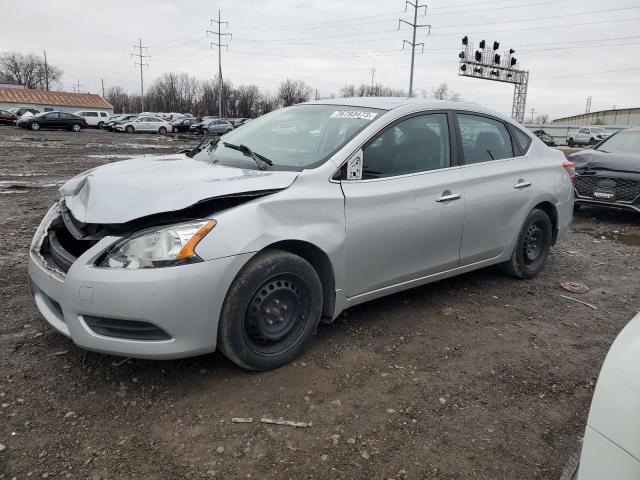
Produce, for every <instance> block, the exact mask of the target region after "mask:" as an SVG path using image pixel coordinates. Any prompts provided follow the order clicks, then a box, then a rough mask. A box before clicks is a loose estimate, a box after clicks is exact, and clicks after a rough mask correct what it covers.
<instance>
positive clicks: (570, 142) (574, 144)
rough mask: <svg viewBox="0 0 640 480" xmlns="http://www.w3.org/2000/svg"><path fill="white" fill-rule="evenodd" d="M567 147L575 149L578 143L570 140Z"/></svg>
mask: <svg viewBox="0 0 640 480" xmlns="http://www.w3.org/2000/svg"><path fill="white" fill-rule="evenodd" d="M567 145H569V146H570V147H575V146H576V142H575V141H574V140H573V138H570V139H569V141H568V142H567Z"/></svg>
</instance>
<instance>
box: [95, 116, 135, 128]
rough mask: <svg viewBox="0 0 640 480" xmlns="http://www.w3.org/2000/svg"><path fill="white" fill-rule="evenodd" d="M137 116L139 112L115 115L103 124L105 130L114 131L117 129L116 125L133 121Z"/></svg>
mask: <svg viewBox="0 0 640 480" xmlns="http://www.w3.org/2000/svg"><path fill="white" fill-rule="evenodd" d="M136 118H138V114H137V113H134V114H122V115H115V116H113V117H109V121H108V122H106V123H105V124H104V125H102V128H103V129H104V130H108V131H110V132H112V131H114V130H115V129H116V125H122V124H124V123H127V122H131V121H133V120H135V119H136Z"/></svg>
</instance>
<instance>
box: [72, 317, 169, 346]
mask: <svg viewBox="0 0 640 480" xmlns="http://www.w3.org/2000/svg"><path fill="white" fill-rule="evenodd" d="M82 318H83V319H84V321H85V323H86V324H87V325H88V326H89V328H90V329H91V330H93V331H94V332H95V333H97V334H98V335H103V336H105V337H114V338H122V339H126V340H147V341H154V340H155V341H158V340H169V339H171V337H170V336H169V334H168V333H167V332H165V331H164V330H162V329H161V328H158V327H156V326H155V325H153V324H151V323H149V322H142V321H138V320H120V319H117V318H104V317H93V316H90V315H84V316H83V317H82Z"/></svg>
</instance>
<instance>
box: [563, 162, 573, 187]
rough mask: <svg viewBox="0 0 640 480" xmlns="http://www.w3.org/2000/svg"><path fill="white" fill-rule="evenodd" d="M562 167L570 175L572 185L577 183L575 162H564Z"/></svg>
mask: <svg viewBox="0 0 640 480" xmlns="http://www.w3.org/2000/svg"><path fill="white" fill-rule="evenodd" d="M562 166H563V167H564V169H565V170H566V171H567V173H568V174H569V178H570V179H571V183H575V182H576V164H575V163H573V162H568V161H567V162H563V163H562Z"/></svg>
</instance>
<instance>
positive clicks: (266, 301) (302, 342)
mask: <svg viewBox="0 0 640 480" xmlns="http://www.w3.org/2000/svg"><path fill="white" fill-rule="evenodd" d="M321 312H322V285H321V283H320V278H319V277H318V274H317V272H316V271H315V269H314V268H313V267H312V266H311V265H310V264H309V263H308V262H307V261H306V260H304V259H303V258H301V257H298V256H297V255H294V254H292V253H289V252H285V251H282V250H265V251H264V252H262V253H259V254H258V255H257V256H255V257H254V258H252V259H251V260H250V261H249V262H248V263H247V265H245V266H244V268H243V269H242V270H241V271H240V273H239V274H238V276H237V277H236V279H235V280H234V282H233V284H232V285H231V287H230V288H229V291H228V292H227V297H226V298H225V301H224V304H223V306H222V312H221V315H220V324H219V328H218V346H219V348H220V351H221V352H222V353H223V354H224V355H225V356H226V357H227V358H228V359H229V360H231V361H232V362H233V363H235V364H236V365H238V366H240V367H242V368H244V369H247V370H255V371H265V370H271V369H274V368H278V367H281V366H283V365H285V364H287V363H289V362H291V361H292V360H293V359H295V358H296V357H298V356H299V355H300V354H301V353H302V352H303V351H304V348H305V346H306V345H307V343H308V342H309V341H310V340H311V338H312V337H313V335H314V334H315V332H316V328H317V326H318V322H319V321H320V314H321Z"/></svg>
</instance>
